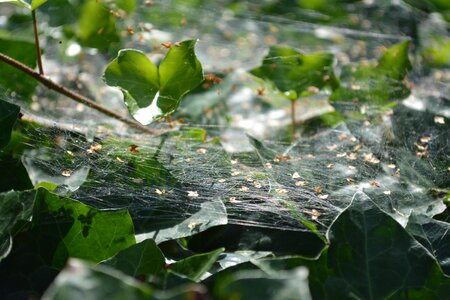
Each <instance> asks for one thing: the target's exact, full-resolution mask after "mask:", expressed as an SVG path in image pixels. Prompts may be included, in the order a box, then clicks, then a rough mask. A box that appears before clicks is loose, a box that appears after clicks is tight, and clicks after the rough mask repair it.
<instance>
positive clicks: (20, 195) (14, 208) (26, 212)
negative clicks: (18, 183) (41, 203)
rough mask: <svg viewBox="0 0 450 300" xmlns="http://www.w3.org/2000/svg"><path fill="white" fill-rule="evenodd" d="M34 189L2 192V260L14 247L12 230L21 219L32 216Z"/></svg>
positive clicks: (24, 219)
mask: <svg viewBox="0 0 450 300" xmlns="http://www.w3.org/2000/svg"><path fill="white" fill-rule="evenodd" d="M34 194H35V192H34V191H27V192H15V191H10V192H7V193H2V194H0V261H1V260H2V259H3V258H5V257H6V256H7V255H8V254H9V252H10V250H11V247H12V237H11V232H12V230H13V228H14V226H16V224H17V223H18V221H19V220H22V221H26V220H29V219H30V217H31V212H32V209H33V199H34Z"/></svg>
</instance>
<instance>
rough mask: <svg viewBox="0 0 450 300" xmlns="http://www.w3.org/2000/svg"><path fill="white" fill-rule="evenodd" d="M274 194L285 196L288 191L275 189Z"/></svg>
mask: <svg viewBox="0 0 450 300" xmlns="http://www.w3.org/2000/svg"><path fill="white" fill-rule="evenodd" d="M275 192H276V193H277V194H279V195H285V194H287V193H288V190H286V189H275Z"/></svg>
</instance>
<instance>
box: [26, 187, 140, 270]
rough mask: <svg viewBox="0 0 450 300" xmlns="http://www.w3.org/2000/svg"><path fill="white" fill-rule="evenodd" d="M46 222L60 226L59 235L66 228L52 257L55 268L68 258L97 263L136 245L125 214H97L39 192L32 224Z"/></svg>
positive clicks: (59, 266) (91, 208)
mask: <svg viewBox="0 0 450 300" xmlns="http://www.w3.org/2000/svg"><path fill="white" fill-rule="evenodd" d="M48 222H51V223H53V226H55V227H56V228H58V227H60V226H61V232H65V230H63V229H62V228H63V227H64V228H67V229H66V231H67V232H66V233H65V234H64V235H63V236H60V237H59V238H60V239H61V241H60V243H59V245H58V247H57V249H56V251H55V254H54V255H53V262H52V264H53V266H54V267H56V268H61V267H63V266H64V264H65V262H66V260H67V258H68V257H78V258H83V259H87V260H90V261H93V262H100V261H102V260H105V259H107V258H110V257H112V256H113V255H115V254H116V253H118V252H119V251H120V250H123V249H125V248H127V247H129V246H131V245H133V244H134V243H135V239H134V227H133V222H132V220H131V217H130V215H129V213H128V212H127V211H126V210H109V211H100V210H98V209H95V208H93V207H90V206H87V205H85V204H83V203H80V202H77V201H74V200H71V199H67V198H60V197H59V196H58V195H55V194H52V193H50V192H48V191H47V190H45V189H43V188H39V189H38V190H37V195H36V200H35V206H34V209H33V224H34V226H40V225H44V224H47V223H48ZM44 229H45V228H44Z"/></svg>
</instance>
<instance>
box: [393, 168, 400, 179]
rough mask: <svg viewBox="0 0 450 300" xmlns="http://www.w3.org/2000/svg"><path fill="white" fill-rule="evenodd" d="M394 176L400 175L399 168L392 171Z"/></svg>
mask: <svg viewBox="0 0 450 300" xmlns="http://www.w3.org/2000/svg"><path fill="white" fill-rule="evenodd" d="M394 176H395V177H400V169H397V170H396V171H395V173H394Z"/></svg>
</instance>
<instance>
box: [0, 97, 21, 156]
mask: <svg viewBox="0 0 450 300" xmlns="http://www.w3.org/2000/svg"><path fill="white" fill-rule="evenodd" d="M19 113H20V107H19V106H17V105H15V104H11V103H8V102H5V101H3V100H0V130H1V131H0V149H2V148H3V147H5V146H6V145H8V143H9V140H10V139H11V131H12V128H13V126H14V124H15V123H16V120H17V117H18V116H19Z"/></svg>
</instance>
